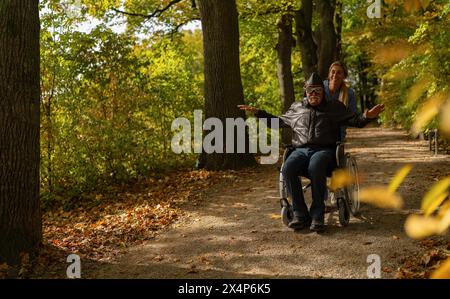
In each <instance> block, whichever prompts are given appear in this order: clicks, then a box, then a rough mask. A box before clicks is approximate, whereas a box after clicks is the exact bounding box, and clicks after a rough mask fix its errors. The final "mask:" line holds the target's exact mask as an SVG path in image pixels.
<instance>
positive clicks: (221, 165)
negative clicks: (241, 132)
mask: <svg viewBox="0 0 450 299" xmlns="http://www.w3.org/2000/svg"><path fill="white" fill-rule="evenodd" d="M198 6H199V9H200V16H201V22H202V30H203V48H204V61H205V62H204V63H205V67H204V68H205V71H204V72H205V117H206V118H210V117H216V118H218V119H220V120H221V121H222V124H223V126H224V132H223V136H224V150H223V151H224V153H211V154H207V153H205V152H203V153H202V154H201V157H200V165H199V166H200V167H205V168H206V169H212V170H219V169H238V168H241V167H245V166H250V165H254V164H255V159H254V157H253V155H252V154H250V153H248V151H247V153H243V154H239V153H225V149H226V142H227V140H228V138H225V137H226V132H225V131H226V130H225V123H226V122H225V119H226V118H238V117H241V118H245V113H244V111H242V110H239V108H238V107H237V105H240V104H244V93H243V88H242V81H241V72H240V62H239V26H238V14H237V9H236V2H235V0H200V1H199V2H198ZM204 133H205V134H206V133H207V132H204ZM236 137H237V134H236V130H235V134H234V142H235V143H234V144H235V149H236V141H237V138H236ZM245 139H246V140H245V142H246V144H248V134H247V132H246V133H245Z"/></svg>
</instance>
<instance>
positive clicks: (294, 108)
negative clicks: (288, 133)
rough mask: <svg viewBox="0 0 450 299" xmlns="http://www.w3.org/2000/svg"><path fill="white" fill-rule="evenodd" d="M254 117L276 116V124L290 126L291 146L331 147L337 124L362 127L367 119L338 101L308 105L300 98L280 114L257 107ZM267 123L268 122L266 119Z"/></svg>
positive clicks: (336, 139) (336, 138)
mask: <svg viewBox="0 0 450 299" xmlns="http://www.w3.org/2000/svg"><path fill="white" fill-rule="evenodd" d="M255 116H256V117H258V118H278V119H279V124H280V127H290V128H291V129H292V131H293V132H292V145H293V146H294V147H312V148H334V147H336V142H337V141H338V140H339V127H340V126H342V125H347V126H351V127H359V128H362V127H364V126H365V125H367V124H368V123H369V122H370V121H371V119H368V118H365V117H364V116H363V115H360V116H359V115H357V114H356V113H354V112H351V111H350V110H347V108H346V107H345V105H344V104H342V103H341V102H339V101H326V100H325V98H324V99H323V100H322V102H321V103H320V105H318V106H311V105H309V103H308V100H307V99H306V98H304V99H303V100H302V101H300V102H294V103H293V104H292V105H291V107H290V108H289V110H288V111H287V112H286V113H285V114H283V115H281V116H280V117H277V116H274V115H272V114H269V113H267V112H266V111H264V110H259V111H257V112H256V113H255ZM267 124H268V125H270V121H268V122H267Z"/></svg>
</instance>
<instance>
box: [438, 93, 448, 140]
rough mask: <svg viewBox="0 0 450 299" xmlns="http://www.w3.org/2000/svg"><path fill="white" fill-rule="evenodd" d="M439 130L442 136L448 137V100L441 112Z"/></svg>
mask: <svg viewBox="0 0 450 299" xmlns="http://www.w3.org/2000/svg"><path fill="white" fill-rule="evenodd" d="M440 128H441V130H442V133H443V134H444V135H447V136H448V137H450V99H448V100H447V103H445V104H444V106H443V107H442V110H441V119H440Z"/></svg>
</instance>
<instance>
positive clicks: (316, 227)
mask: <svg viewBox="0 0 450 299" xmlns="http://www.w3.org/2000/svg"><path fill="white" fill-rule="evenodd" d="M309 229H310V230H312V231H314V232H318V233H320V232H323V231H324V230H325V224H324V223H323V221H317V220H313V221H312V223H311V226H310V227H309Z"/></svg>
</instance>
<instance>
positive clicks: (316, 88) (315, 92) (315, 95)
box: [306, 85, 323, 106]
mask: <svg viewBox="0 0 450 299" xmlns="http://www.w3.org/2000/svg"><path fill="white" fill-rule="evenodd" d="M306 96H307V98H308V103H309V104H310V105H311V106H318V105H320V103H321V102H322V98H323V87H322V86H321V85H309V86H306Z"/></svg>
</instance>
